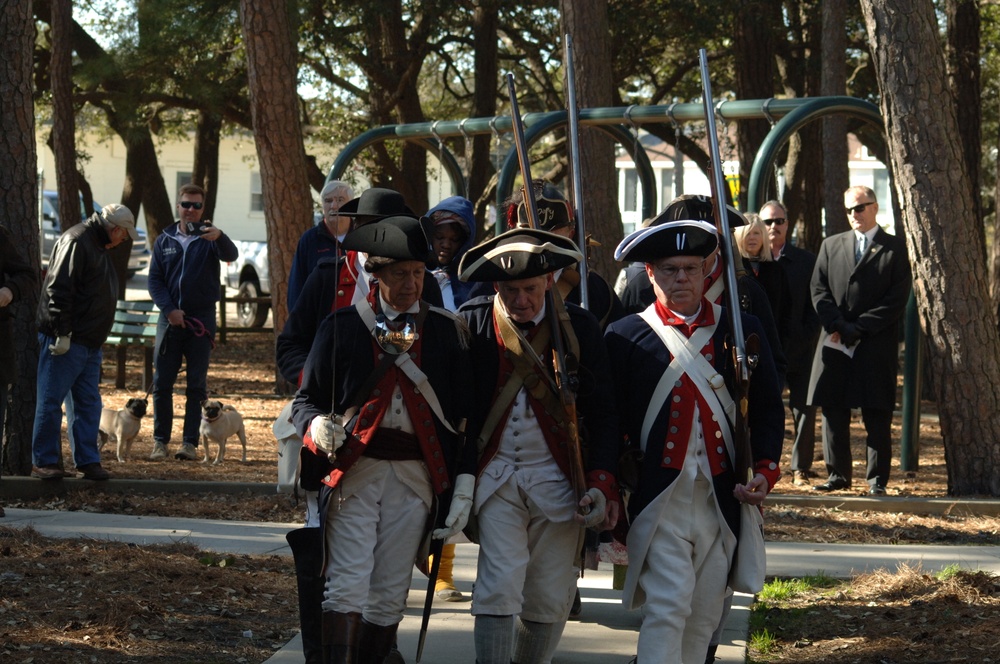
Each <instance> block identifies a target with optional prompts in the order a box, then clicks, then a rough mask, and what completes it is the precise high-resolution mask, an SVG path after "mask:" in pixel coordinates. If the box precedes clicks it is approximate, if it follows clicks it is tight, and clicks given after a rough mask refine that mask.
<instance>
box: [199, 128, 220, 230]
mask: <svg viewBox="0 0 1000 664" xmlns="http://www.w3.org/2000/svg"><path fill="white" fill-rule="evenodd" d="M196 132H197V133H196V134H195V138H194V169H193V174H192V180H193V181H194V182H195V183H196V184H197V185H198V186H199V187H201V188H202V189H204V190H205V211H204V212H203V213H202V218H203V219H214V218H215V197H216V194H217V193H218V192H219V137H220V135H221V134H222V116H221V115H219V114H218V113H212V112H210V111H199V112H198V127H197V130H196Z"/></svg>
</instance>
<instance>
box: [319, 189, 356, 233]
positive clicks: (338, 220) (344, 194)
mask: <svg viewBox="0 0 1000 664" xmlns="http://www.w3.org/2000/svg"><path fill="white" fill-rule="evenodd" d="M350 193H351V192H349V191H347V190H346V189H343V188H339V189H334V190H333V191H329V192H327V193H326V194H324V195H323V200H322V201H321V203H322V205H323V223H325V224H326V227H327V229H329V231H330V234H331V235H345V234H346V233H347V231H349V230H351V218H350V217H341V216H340V215H338V214H337V213H338V212H340V208H341V207H342V206H343V205H344V203H346V202H347V201H349V200H350Z"/></svg>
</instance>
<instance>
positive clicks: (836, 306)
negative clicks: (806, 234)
mask: <svg viewBox="0 0 1000 664" xmlns="http://www.w3.org/2000/svg"><path fill="white" fill-rule="evenodd" d="M854 237H855V234H854V231H853V230H851V231H847V232H845V233H839V234H837V235H834V236H833V237H829V238H827V239H826V240H824V241H823V244H822V246H820V249H819V256H818V257H817V258H816V268H815V269H814V270H813V276H812V284H811V288H812V301H813V305H814V306H815V307H816V313H817V315H818V316H819V319H820V323H821V324H822V326H823V332H822V333H821V334H820V343H819V345H818V346H817V347H816V353H815V356H814V359H813V369H812V377H811V380H810V385H809V403H810V404H812V405H816V406H821V407H822V406H829V407H849V408H856V407H865V408H880V409H891V408H893V407H894V406H895V404H896V372H897V368H898V356H899V320H900V318H901V317H902V315H903V310H904V308H905V307H906V301H907V299H908V298H909V296H910V279H911V277H910V263H909V259H908V258H907V254H906V243H905V242H904V241H903V238H900V237H896V236H893V235H889V234H888V233H886V232H885V231H884V230H882V229H881V228H880V229H879V230H878V232H876V233H875V237H874V238H873V239H872V242H871V246H870V247H869V248H868V249H867V250H866V251H865V255H864V256H863V257H862V259H861V262H859V263H858V264H857V265H855V262H854ZM844 321H846V322H848V323H854V325H855V326H856V327H857V330H858V332H859V333H860V335H861V339H860V341H859V342H858V345H857V346H856V347H855V351H854V356H853V358H851V357H848V356H847V355H846V354H844V353H842V352H840V351H839V350H835V349H832V348H826V347H824V346H823V342H824V341H826V339H827V338H829V336H830V334H831V333H832V332H835V331H836V330H837V328H838V325H839V324H841V323H842V322H844Z"/></svg>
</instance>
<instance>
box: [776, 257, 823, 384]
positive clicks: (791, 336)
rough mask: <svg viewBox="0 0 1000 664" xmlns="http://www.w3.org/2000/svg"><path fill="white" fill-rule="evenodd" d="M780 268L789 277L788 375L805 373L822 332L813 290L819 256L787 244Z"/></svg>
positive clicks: (784, 340)
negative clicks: (813, 277) (813, 276)
mask: <svg viewBox="0 0 1000 664" xmlns="http://www.w3.org/2000/svg"><path fill="white" fill-rule="evenodd" d="M778 265H781V266H782V267H783V268H784V270H785V276H786V277H788V289H789V290H788V306H787V307H786V309H787V310H788V316H787V320H788V330H787V337H786V338H785V339H783V340H782V341H783V342H784V350H785V358H786V359H787V360H788V373H804V372H807V371H809V370H810V367H811V366H812V361H813V353H814V351H815V350H816V340H817V339H818V338H819V330H820V325H819V316H817V315H816V310H815V309H814V308H813V304H812V293H811V289H810V281H811V280H812V273H813V269H814V268H815V267H816V254H814V253H812V252H811V251H806V250H805V249H800V248H799V247H796V246H793V245H790V244H786V245H785V247H784V248H783V249H782V250H781V257H780V258H779V259H778Z"/></svg>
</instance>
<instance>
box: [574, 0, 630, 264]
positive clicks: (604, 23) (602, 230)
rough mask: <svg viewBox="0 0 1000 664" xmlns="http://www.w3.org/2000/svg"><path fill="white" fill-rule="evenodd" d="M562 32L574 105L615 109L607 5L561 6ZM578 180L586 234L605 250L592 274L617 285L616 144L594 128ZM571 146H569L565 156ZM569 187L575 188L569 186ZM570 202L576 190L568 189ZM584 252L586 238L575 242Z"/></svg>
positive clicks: (584, 142)
mask: <svg viewBox="0 0 1000 664" xmlns="http://www.w3.org/2000/svg"><path fill="white" fill-rule="evenodd" d="M559 5H560V7H561V9H562V20H563V32H564V33H569V34H570V35H572V37H573V65H574V67H575V69H574V73H575V75H576V76H575V78H576V86H577V90H576V100H577V105H578V106H579V108H581V109H582V108H595V107H607V106H611V105H612V95H613V92H612V88H613V86H614V75H613V73H612V71H611V57H610V49H609V46H608V38H609V34H610V29H609V26H608V2H607V0H560V2H559ZM579 143H580V163H579V164H575V165H574V167H575V168H579V169H580V180H581V181H582V182H585V183H586V185H585V187H584V189H585V190H584V192H583V205H584V209H583V214H584V221H585V223H586V232H587V234H588V235H593V236H594V238H596V239H597V240H598V241H599V242H600V243H601V244H602V245H603V246H602V247H599V248H594V249H593V250H591V251H590V256H591V261H590V263H589V265H588V267H589V269H591V270H593V271H595V272H597V273H598V274H600V275H601V276H602V277H604V278H605V279H606V280H607V281H608V282H609V283H614V280H615V277H616V276H617V275H618V271H619V269H620V266H619V265H618V263H616V262H615V260H614V247H615V246H617V244H618V242H619V241H620V240H621V239H622V218H621V211H620V210H619V208H618V175H617V172H616V170H615V143H614V141H613V140H612V139H611V138H610V137H609V136H607V135H606V134H604V133H603V132H601V131H600V130H599V129H596V128H592V127H582V126H581V127H580V136H579ZM568 148H569V141H568V140H567V151H568ZM569 184H570V185H571V184H572V182H570V183H569ZM566 195H567V197H568V198H569V199H570V200H571V201H572V200H573V194H572V187H571V186H567V187H566ZM576 241H577V244H579V245H580V247H581V249H583V248H584V246H585V241H586V238H583V237H580V236H579V233H578V234H577V238H576Z"/></svg>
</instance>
